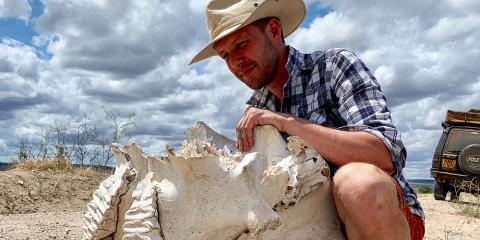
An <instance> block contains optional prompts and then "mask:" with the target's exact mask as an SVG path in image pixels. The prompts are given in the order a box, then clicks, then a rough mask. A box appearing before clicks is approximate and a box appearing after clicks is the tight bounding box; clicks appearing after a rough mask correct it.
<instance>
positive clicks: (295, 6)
mask: <svg viewBox="0 0 480 240" xmlns="http://www.w3.org/2000/svg"><path fill="white" fill-rule="evenodd" d="M306 13H307V9H306V6H305V3H304V2H303V0H265V1H264V2H262V3H261V4H260V5H258V7H257V8H255V10H254V11H253V12H252V13H251V14H250V16H249V17H248V18H247V19H246V20H245V21H244V22H243V23H241V24H237V25H234V26H232V27H230V28H228V29H227V30H225V31H223V32H222V33H221V34H219V35H218V36H217V37H216V38H215V39H213V40H211V41H210V42H209V43H208V44H207V45H206V46H205V47H204V48H203V49H202V50H200V51H199V52H198V53H197V54H196V55H195V56H194V57H193V58H192V60H191V61H190V63H189V65H191V64H194V63H196V62H199V61H201V60H204V59H206V58H209V57H212V56H215V55H217V52H216V51H215V49H214V48H213V46H214V44H215V43H216V42H217V41H219V40H220V39H222V38H224V37H226V36H228V35H229V34H231V33H233V32H234V31H236V30H238V29H240V28H242V27H244V26H246V25H248V24H250V23H253V22H255V21H257V20H259V19H262V18H267V17H277V18H278V19H280V23H281V24H282V30H283V35H284V37H288V36H289V35H290V34H292V33H293V32H294V31H295V30H296V29H297V28H298V26H300V24H301V23H302V21H303V19H304V18H305V15H306Z"/></svg>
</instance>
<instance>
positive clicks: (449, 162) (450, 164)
mask: <svg viewBox="0 0 480 240" xmlns="http://www.w3.org/2000/svg"><path fill="white" fill-rule="evenodd" d="M456 164H457V160H454V159H443V160H442V168H449V169H455V165H456Z"/></svg>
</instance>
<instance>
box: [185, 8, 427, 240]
mask: <svg viewBox="0 0 480 240" xmlns="http://www.w3.org/2000/svg"><path fill="white" fill-rule="evenodd" d="M305 12H306V7H305V4H304V2H303V1H302V0H264V1H262V0H257V1H254V0H211V1H210V2H209V3H208V5H207V9H206V15H207V22H208V28H209V31H210V35H211V39H212V41H211V42H210V43H209V44H208V45H207V46H206V47H205V48H204V49H203V50H202V51H200V52H199V53H198V54H197V55H196V56H195V57H194V58H193V59H192V62H191V63H194V62H197V61H200V60H203V59H205V58H207V57H210V56H214V55H218V56H220V57H221V58H223V59H224V60H225V63H226V64H227V66H228V68H229V69H230V71H231V72H232V73H233V74H234V75H235V76H236V77H237V78H238V79H240V80H241V81H242V82H244V83H245V84H246V85H247V86H248V87H250V88H252V89H254V90H255V92H254V93H253V95H252V97H251V98H250V100H248V102H247V104H248V107H247V109H246V111H245V113H244V114H243V116H242V118H241V119H240V121H239V123H238V125H237V142H236V144H237V148H238V149H239V150H241V151H248V150H249V149H250V148H251V147H252V146H253V143H254V142H253V141H254V139H253V137H252V136H253V128H254V127H255V126H256V125H264V124H270V125H273V126H275V127H276V128H277V129H278V130H279V131H280V132H283V133H286V134H288V135H295V136H299V137H301V138H302V139H304V140H305V141H306V142H307V143H309V144H310V145H311V146H312V147H313V148H314V149H316V150H317V151H318V152H319V153H320V154H321V155H322V156H324V158H325V159H326V160H327V161H329V164H330V165H331V167H332V168H333V170H334V171H335V170H336V172H335V174H334V177H333V179H332V182H333V185H332V186H333V196H334V200H335V204H336V206H337V210H338V214H339V216H340V219H341V220H342V222H343V223H344V226H345V233H346V235H347V237H348V239H422V238H423V234H424V224H423V218H424V215H423V211H422V208H421V207H420V204H419V202H418V201H417V197H416V194H415V193H414V191H413V189H411V188H410V186H409V185H408V183H407V181H406V180H405V178H404V177H403V175H402V168H403V167H404V166H405V158H406V151H405V148H404V146H403V144H402V142H401V140H400V135H399V133H398V132H397V130H396V128H395V127H394V126H393V125H392V121H391V118H390V112H389V110H388V108H387V106H386V100H385V97H384V95H383V93H382V92H381V90H380V86H379V84H378V82H377V81H376V79H375V77H374V76H373V75H372V74H371V73H370V71H369V70H368V69H367V67H366V66H365V65H364V64H363V62H362V61H361V60H359V59H358V58H357V57H356V55H355V54H353V53H352V52H349V51H347V50H344V49H333V50H329V51H326V52H315V53H312V54H303V53H300V52H299V51H297V50H296V49H294V48H293V47H290V46H286V45H285V43H284V36H285V37H286V36H288V35H290V34H291V33H292V32H293V31H295V29H296V28H297V27H298V26H299V25H300V23H301V22H302V21H303V18H304V17H305ZM337 168H338V169H337Z"/></svg>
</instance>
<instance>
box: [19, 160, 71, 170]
mask: <svg viewBox="0 0 480 240" xmlns="http://www.w3.org/2000/svg"><path fill="white" fill-rule="evenodd" d="M12 168H19V169H25V170H48V169H51V170H71V169H72V165H71V163H70V161H68V160H66V159H57V158H54V159H51V158H45V159H31V160H21V161H18V162H16V163H14V164H13V166H12Z"/></svg>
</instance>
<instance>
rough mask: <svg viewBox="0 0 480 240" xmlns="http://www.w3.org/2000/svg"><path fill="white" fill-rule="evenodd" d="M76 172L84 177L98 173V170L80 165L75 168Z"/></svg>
mask: <svg viewBox="0 0 480 240" xmlns="http://www.w3.org/2000/svg"><path fill="white" fill-rule="evenodd" d="M75 173H76V174H78V175H80V176H82V177H91V176H93V175H94V174H96V171H95V170H93V169H92V168H84V167H79V168H75Z"/></svg>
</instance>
